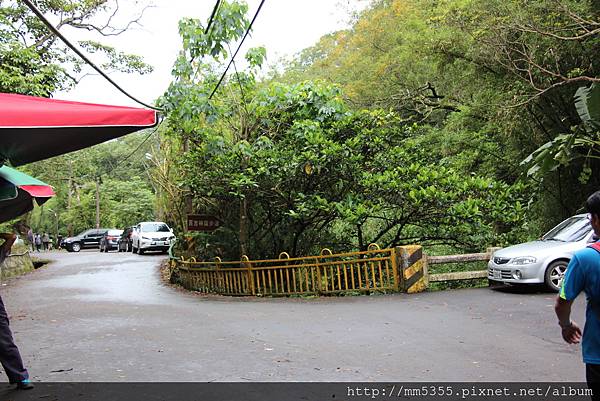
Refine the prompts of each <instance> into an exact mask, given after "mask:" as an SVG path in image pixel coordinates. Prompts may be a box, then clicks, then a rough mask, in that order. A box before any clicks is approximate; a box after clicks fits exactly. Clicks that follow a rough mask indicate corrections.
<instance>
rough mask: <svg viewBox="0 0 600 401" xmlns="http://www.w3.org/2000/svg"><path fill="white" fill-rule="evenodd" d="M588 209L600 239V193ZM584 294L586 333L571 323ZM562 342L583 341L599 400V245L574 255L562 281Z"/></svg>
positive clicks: (559, 314)
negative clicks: (572, 306)
mask: <svg viewBox="0 0 600 401" xmlns="http://www.w3.org/2000/svg"><path fill="white" fill-rule="evenodd" d="M585 207H586V210H587V212H588V213H589V214H588V218H589V219H590V223H591V225H592V228H593V229H594V233H595V234H596V236H597V237H598V236H600V191H597V192H594V193H593V194H592V195H591V196H590V197H589V198H588V199H587V201H586V203H585ZM582 291H583V292H585V295H586V298H587V308H586V313H585V327H584V329H583V334H582V332H581V329H580V328H579V326H578V325H577V323H575V322H573V321H572V320H571V305H572V304H573V301H574V300H575V298H577V296H578V295H579V294H580V293H581V292H582ZM555 311H556V316H557V317H558V324H559V326H560V328H561V331H562V337H563V339H564V340H565V341H566V342H567V343H569V344H578V343H579V342H580V341H581V343H582V344H581V351H582V354H583V362H584V363H585V373H586V380H587V384H588V387H589V388H590V389H591V390H592V392H593V396H592V400H594V401H598V400H600V242H594V243H592V244H591V245H589V246H588V247H587V248H585V249H582V250H580V251H577V252H575V254H574V255H573V257H572V258H571V261H570V262H569V266H568V267H567V272H566V274H565V277H564V279H563V282H562V286H561V290H560V293H559V296H558V298H557V299H556V306H555Z"/></svg>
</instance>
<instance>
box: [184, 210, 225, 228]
mask: <svg viewBox="0 0 600 401" xmlns="http://www.w3.org/2000/svg"><path fill="white" fill-rule="evenodd" d="M220 226H221V221H220V220H219V219H218V218H216V217H215V216H210V215H207V214H188V215H187V229H188V231H214V230H216V229H217V228H219V227H220Z"/></svg>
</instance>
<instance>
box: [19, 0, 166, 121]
mask: <svg viewBox="0 0 600 401" xmlns="http://www.w3.org/2000/svg"><path fill="white" fill-rule="evenodd" d="M21 1H23V2H24V3H25V5H27V7H29V9H30V10H31V11H32V12H33V13H34V14H35V15H36V16H37V17H38V18H39V19H40V21H42V22H43V23H44V25H46V27H47V28H48V29H49V30H50V31H51V32H52V33H53V34H55V35H56V36H57V37H58V38H59V39H60V40H62V41H63V43H64V44H65V45H67V46H68V47H69V48H70V49H71V50H73V51H74V52H75V53H76V54H77V55H78V56H79V57H80V58H81V59H82V60H83V61H85V62H86V63H87V64H88V65H89V66H90V67H92V68H93V69H94V70H96V71H97V72H98V73H99V74H100V75H102V77H104V79H106V80H107V81H108V82H110V83H111V84H112V85H113V86H114V87H115V88H117V89H118V90H119V91H120V92H121V93H123V94H124V95H125V96H127V97H128V98H130V99H131V100H133V101H135V102H137V103H139V104H141V105H142V106H145V107H147V108H149V109H152V110H156V111H163V110H162V109H160V108H158V107H155V106H150V105H149V104H146V103H144V102H142V101H141V100H138V99H137V98H136V97H134V96H133V95H130V94H129V93H128V92H127V91H125V89H123V88H121V87H120V86H119V85H118V84H117V83H116V82H115V81H113V80H112V79H111V78H110V77H109V76H108V75H106V73H105V72H104V71H102V70H101V69H100V67H98V66H97V65H96V64H94V63H93V62H92V61H91V60H90V59H88V58H87V57H86V56H85V55H84V54H83V53H82V52H81V51H80V50H79V49H77V48H76V47H75V46H74V45H73V44H72V43H71V42H70V41H69V40H68V39H67V38H66V37H64V36H63V34H62V33H60V32H59V31H58V29H57V28H56V27H55V26H54V25H52V23H51V22H50V21H48V19H47V18H46V17H45V16H44V14H42V12H41V11H40V10H39V9H38V8H37V7H36V6H35V5H34V4H33V3H32V2H31V1H30V0H21Z"/></svg>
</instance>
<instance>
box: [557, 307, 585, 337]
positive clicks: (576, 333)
mask: <svg viewBox="0 0 600 401" xmlns="http://www.w3.org/2000/svg"><path fill="white" fill-rule="evenodd" d="M571 305H573V301H567V300H565V299H562V298H561V297H560V296H558V297H557V298H556V304H555V306H554V311H555V312H556V317H558V324H559V326H560V328H561V331H562V337H563V339H564V340H565V341H566V342H568V343H569V344H578V343H579V341H581V329H580V328H579V326H577V324H576V323H575V322H573V321H571Z"/></svg>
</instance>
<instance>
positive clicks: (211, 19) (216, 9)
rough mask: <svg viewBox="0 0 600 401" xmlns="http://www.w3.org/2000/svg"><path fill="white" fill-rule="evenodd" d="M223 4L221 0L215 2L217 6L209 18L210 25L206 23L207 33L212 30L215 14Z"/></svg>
mask: <svg viewBox="0 0 600 401" xmlns="http://www.w3.org/2000/svg"><path fill="white" fill-rule="evenodd" d="M220 6H221V0H217V2H216V3H215V6H214V8H213V10H212V14H210V18H209V19H208V25H206V29H205V30H204V34H207V33H208V32H209V31H210V26H211V25H212V23H213V20H214V19H215V16H216V15H217V11H218V10H219V7H220Z"/></svg>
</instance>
